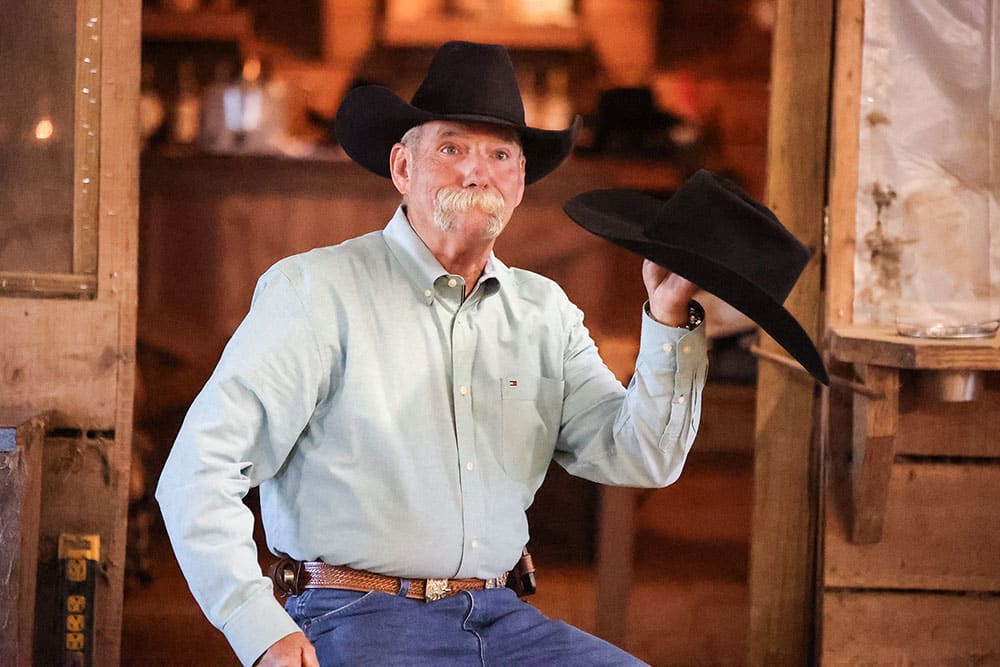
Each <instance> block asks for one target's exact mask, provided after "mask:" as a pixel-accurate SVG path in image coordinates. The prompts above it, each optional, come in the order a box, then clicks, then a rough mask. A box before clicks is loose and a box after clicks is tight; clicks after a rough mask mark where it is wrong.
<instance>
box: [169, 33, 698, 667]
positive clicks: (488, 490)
mask: <svg viewBox="0 0 1000 667" xmlns="http://www.w3.org/2000/svg"><path fill="white" fill-rule="evenodd" d="M578 129H579V119H577V122H576V123H574V125H573V126H571V127H570V128H567V129H565V130H561V131H548V130H539V129H535V128H531V127H528V126H527V125H525V123H524V113H523V107H522V103H521V98H520V94H519V93H518V90H517V84H516V80H515V77H514V68H513V65H512V63H511V61H510V58H509V56H508V54H507V52H506V50H505V49H503V47H500V46H494V45H481V44H472V43H468V42H449V43H448V44H445V45H444V46H443V47H442V48H441V49H440V50H439V51H438V52H437V54H436V55H435V57H434V60H433V62H432V64H431V67H430V69H429V71H428V74H427V77H426V79H425V80H424V82H423V84H422V85H421V87H420V89H419V90H418V91H417V93H416V94H415V95H414V97H413V100H412V102H411V103H409V104H408V103H406V102H405V101H403V100H401V99H400V98H398V97H397V96H395V95H394V94H393V93H391V92H390V91H389V90H387V89H385V88H382V87H379V86H366V87H361V88H356V89H355V90H353V91H352V92H351V93H350V94H349V95H348V96H347V97H346V98H345V100H344V102H343V104H342V106H341V109H340V111H339V113H338V116H337V130H338V137H339V139H340V141H341V143H342V145H343V146H344V148H345V150H346V151H347V152H348V154H349V155H350V156H351V157H352V158H354V159H355V160H356V161H358V162H359V163H360V164H362V165H363V166H365V167H367V168H368V169H370V170H372V171H374V172H375V173H378V174H380V175H382V176H386V177H389V178H391V179H392V181H393V183H394V184H395V186H396V188H397V189H398V190H399V192H400V193H401V195H402V204H401V206H400V208H399V209H398V210H397V211H396V214H395V215H394V216H393V217H392V219H391V220H390V221H389V223H388V225H387V226H386V228H385V229H384V230H383V231H381V232H377V233H371V234H367V235H364V236H361V237H358V238H356V239H352V240H350V241H347V242H345V243H343V244H341V245H338V246H335V247H329V248H321V249H317V250H313V251H311V252H308V253H305V254H302V255H298V256H294V257H290V258H287V259H284V260H282V261H280V262H278V263H277V264H276V265H275V266H274V267H272V268H271V269H270V270H269V271H267V272H266V273H265V274H264V275H263V276H262V277H261V279H260V281H259V283H258V286H257V289H256V291H255V293H254V298H253V303H252V305H251V308H250V311H249V313H248V314H247V316H246V319H245V320H244V322H243V323H242V324H241V325H240V327H239V329H238V330H237V331H236V333H235V334H234V335H233V337H232V340H231V341H230V343H229V344H228V346H227V348H226V350H225V352H224V354H223V356H222V359H221V360H220V362H219V365H218V368H217V369H216V371H215V373H214V374H213V375H212V377H211V379H210V380H209V381H208V383H207V385H206V386H205V388H204V389H203V390H202V392H201V393H200V394H199V396H198V397H197V399H196V400H195V402H194V404H193V405H192V406H191V410H190V412H189V414H188V416H187V418H186V419H185V422H184V425H183V426H182V428H181V431H180V433H179V435H178V438H177V442H176V444H175V446H174V448H173V450H172V452H171V454H170V457H169V460H168V462H167V464H166V466H165V468H164V471H163V474H162V477H161V479H160V483H159V488H158V491H157V499H158V500H159V502H160V505H161V507H162V510H163V515H164V518H165V521H166V525H167V528H168V531H169V533H170V537H171V540H172V543H173V546H174V550H175V552H176V554H177V558H178V560H179V562H180V564H181V567H182V569H183V570H184V573H185V576H186V577H187V580H188V582H189V584H190V586H191V589H192V591H193V593H194V595H195V597H196V598H197V599H198V601H199V603H200V604H201V606H202V608H203V609H204V611H205V613H206V615H207V616H208V618H209V619H210V620H211V621H212V622H213V623H214V624H215V625H216V626H217V627H219V628H220V629H221V630H222V631H223V632H224V633H225V635H226V637H227V639H228V640H229V641H230V643H231V645H232V646H233V648H234V650H235V651H236V653H237V655H238V656H239V658H240V660H241V661H242V662H243V663H245V664H251V663H254V662H258V661H259V664H260V665H317V664H322V665H378V666H380V667H381V666H384V665H530V664H538V665H561V664H565V665H574V666H578V665H626V664H641V663H639V661H637V660H636V659H635V658H633V657H631V656H628V655H627V654H625V653H624V652H622V651H621V650H619V649H617V648H616V647H614V646H611V645H610V644H607V643H606V642H603V641H601V640H599V639H597V638H595V637H592V636H590V635H587V634H585V633H583V632H581V631H579V630H577V629H575V628H572V627H570V626H568V625H566V624H564V623H561V622H557V621H552V620H549V619H547V618H545V617H544V616H542V615H541V614H540V613H538V611H537V610H535V609H534V608H533V607H531V606H530V605H528V604H526V603H524V602H522V601H521V600H519V599H518V597H517V594H516V593H515V592H514V591H513V590H511V589H510V588H507V587H506V586H505V585H504V583H505V581H506V579H507V576H508V571H509V570H511V568H512V567H513V566H514V565H515V563H516V562H517V561H518V559H519V557H520V555H521V553H522V549H523V547H524V545H525V544H526V543H527V540H528V526H527V521H526V519H525V510H526V509H527V508H528V506H529V505H530V504H531V502H532V499H533V497H534V494H535V491H536V490H537V489H538V487H539V485H540V484H541V482H542V479H543V477H544V475H545V471H546V469H547V467H548V464H549V462H550V461H551V460H553V459H554V460H556V461H558V462H559V463H560V464H561V465H562V466H564V467H565V468H566V469H567V470H568V471H569V472H571V473H573V474H576V475H579V476H581V477H585V478H587V479H591V480H595V481H598V482H602V483H608V484H621V485H632V486H663V485H666V484H669V483H671V482H672V481H674V480H675V479H676V478H677V476H678V475H679V474H680V470H681V467H682V466H683V463H684V460H685V457H686V455H687V452H688V450H689V448H690V446H691V443H692V441H693V439H694V436H695V432H696V430H697V423H698V416H699V415H698V410H699V406H700V400H698V395H699V394H700V391H701V388H702V385H703V383H704V377H705V365H706V355H705V346H704V331H703V329H704V327H703V326H700V324H699V321H700V318H699V317H698V313H697V312H696V311H697V305H696V304H693V302H691V301H690V298H691V295H692V293H693V292H694V289H695V287H694V285H692V284H691V283H690V282H688V281H687V280H685V279H683V278H681V277H680V276H677V275H674V274H671V273H670V272H669V271H668V270H667V269H665V268H662V267H659V266H657V265H655V264H652V263H649V262H646V263H645V264H644V266H643V271H642V274H643V280H644V283H645V286H646V289H647V291H648V294H649V302H648V307H647V309H646V310H645V312H644V313H643V314H642V315H641V317H642V340H641V345H640V353H639V358H638V360H637V364H636V373H635V376H634V379H633V382H632V383H631V384H630V386H629V388H628V389H627V390H626V389H625V388H623V387H622V386H621V384H620V383H618V382H617V381H616V379H615V377H614V376H613V375H612V373H611V372H610V371H609V370H608V369H607V367H606V366H605V365H604V364H603V363H602V361H601V359H600V357H599V356H598V353H597V349H596V347H595V345H594V343H593V341H592V340H591V338H590V336H589V334H588V332H587V330H586V328H585V327H584V325H583V322H582V314H581V313H580V311H579V310H578V309H577V308H576V307H575V306H573V305H572V304H571V303H570V302H569V300H568V299H567V298H566V296H565V294H564V293H563V292H562V290H560V289H559V287H558V286H557V285H555V284H554V283H552V282H551V281H549V280H547V279H545V278H543V277H541V276H539V275H536V274H533V273H530V272H527V271H521V270H517V269H512V268H508V267H507V266H505V265H504V264H503V263H502V262H500V260H499V259H497V258H496V257H495V256H494V255H493V252H492V250H493V245H494V242H495V241H496V238H497V237H498V235H499V234H500V233H501V232H502V231H503V229H504V227H505V226H506V225H507V224H508V222H509V221H510V219H511V215H512V213H513V212H514V209H515V208H516V207H517V206H518V204H519V203H520V202H521V197H522V195H523V193H524V188H525V185H526V183H531V182H534V181H536V180H538V179H539V178H541V177H542V176H544V175H546V174H547V173H548V172H550V171H551V170H552V169H554V168H555V167H556V166H558V165H559V164H560V163H561V162H562V161H563V159H564V158H565V157H566V155H567V154H568V152H569V150H570V149H571V147H572V144H573V141H574V139H575V137H576V134H577V132H578ZM523 224H530V222H527V221H526V222H524V223H523ZM637 315H638V314H637ZM682 349H683V350H684V352H679V350H682ZM256 485H259V486H260V498H261V515H262V520H263V523H264V527H265V531H266V534H267V541H268V546H269V548H270V549H271V551H273V552H274V553H277V554H282V555H285V556H287V558H288V559H289V560H288V561H286V565H285V566H284V567H283V568H282V569H280V570H279V572H278V574H277V575H276V578H277V580H278V583H279V584H280V585H281V587H282V588H283V589H285V591H286V592H289V593H290V596H289V597H288V599H287V601H286V603H285V607H284V609H282V607H281V605H280V604H279V603H278V602H277V601H276V600H275V598H274V595H273V592H272V585H271V580H270V579H268V578H267V577H264V576H263V575H262V573H261V572H260V568H259V566H258V564H257V558H256V552H255V547H254V542H253V539H252V534H251V533H252V515H251V513H250V512H249V511H248V510H247V509H246V507H245V506H244V505H243V504H242V502H241V499H242V498H243V496H244V495H245V494H246V493H247V491H248V490H249V489H250V488H251V487H253V486H256Z"/></svg>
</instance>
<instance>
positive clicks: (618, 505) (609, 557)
mask: <svg viewBox="0 0 1000 667" xmlns="http://www.w3.org/2000/svg"><path fill="white" fill-rule="evenodd" d="M636 495H637V494H636V490H635V489H631V488H626V487H616V486H603V487H601V510H600V519H599V528H598V539H599V543H598V549H597V626H596V627H597V630H596V634H597V636H598V637H600V638H601V639H604V640H606V641H609V642H611V643H612V644H615V645H616V646H624V645H625V631H626V629H627V628H628V606H629V594H630V592H631V588H632V551H633V545H634V542H635V504H636V502H637V497H636Z"/></svg>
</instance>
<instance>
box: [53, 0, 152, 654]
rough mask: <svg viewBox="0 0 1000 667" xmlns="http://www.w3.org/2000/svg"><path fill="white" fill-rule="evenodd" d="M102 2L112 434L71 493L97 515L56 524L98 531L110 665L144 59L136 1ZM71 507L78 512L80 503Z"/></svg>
mask: <svg viewBox="0 0 1000 667" xmlns="http://www.w3.org/2000/svg"><path fill="white" fill-rule="evenodd" d="M100 7H101V15H102V17H103V21H102V23H103V29H102V34H101V37H102V44H101V48H102V76H101V95H102V97H103V103H102V106H101V173H100V205H99V224H100V234H99V245H98V248H99V250H98V252H99V257H100V262H99V267H100V273H99V279H98V295H99V299H101V300H102V301H104V302H106V303H108V304H109V306H110V307H113V308H114V310H115V315H116V317H115V324H116V328H115V330H114V331H112V332H110V334H109V336H108V338H107V339H105V342H106V343H107V344H108V345H109V346H111V347H112V348H113V349H114V350H115V364H114V371H115V381H114V385H113V386H114V389H115V396H114V401H113V406H114V440H113V441H111V442H103V443H102V445H103V446H106V450H105V451H104V453H103V458H102V464H103V466H104V467H103V469H102V477H101V484H103V485H104V486H102V487H99V488H96V489H95V490H97V491H98V492H97V493H94V494H93V495H90V494H89V493H88V491H89V488H88V486H89V485H88V480H87V479H86V478H84V479H82V480H81V482H82V484H78V485H77V487H76V488H77V490H76V492H75V493H76V495H77V497H82V498H85V499H86V500H85V501H84V502H83V503H80V504H83V505H85V506H86V507H93V508H94V512H95V514H96V515H97V516H98V517H99V519H96V520H95V521H94V522H93V525H92V526H91V527H89V528H88V527H80V528H76V527H70V526H59V527H58V530H59V531H60V532H79V533H85V534H86V533H97V534H100V536H101V545H102V546H101V558H102V562H101V570H100V571H101V577H100V578H99V580H98V590H97V593H96V600H97V607H96V609H95V615H94V627H95V635H94V637H95V648H96V651H95V664H96V665H108V666H110V665H117V664H119V662H120V649H121V623H122V601H123V596H124V590H125V543H126V539H127V524H128V521H127V518H128V486H129V485H128V481H129V473H130V468H131V452H132V403H133V397H134V391H135V372H136V369H135V344H136V343H135V339H136V311H137V299H138V253H137V246H138V242H139V222H138V217H139V131H138V130H139V128H138V122H139V119H138V114H137V112H136V110H137V109H138V108H139V78H140V68H141V64H142V48H141V29H142V25H141V24H142V17H141V5H140V4H139V3H136V2H134V0H103V1H102V2H101V5H100ZM95 481H96V480H95ZM90 484H93V482H90ZM90 488H95V487H94V486H90ZM81 493H84V494H85V495H80V494H81ZM74 511H76V512H77V513H79V512H80V507H79V505H78V507H77V508H76V510H74ZM64 519H65V517H64ZM55 529H56V527H55V526H52V527H51V530H53V531H54V530H55ZM49 534H50V535H52V534H57V533H49Z"/></svg>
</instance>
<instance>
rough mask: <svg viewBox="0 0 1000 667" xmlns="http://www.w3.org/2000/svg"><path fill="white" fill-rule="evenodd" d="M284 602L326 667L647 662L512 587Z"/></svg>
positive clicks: (308, 596) (569, 666) (331, 593)
mask: <svg viewBox="0 0 1000 667" xmlns="http://www.w3.org/2000/svg"><path fill="white" fill-rule="evenodd" d="M285 609H287V610H288V613H290V614H291V615H292V618H294V619H295V622H296V623H298V624H299V627H301V628H302V630H303V632H305V634H306V636H307V637H308V638H309V640H310V641H311V642H312V643H313V646H315V647H316V652H317V654H318V655H319V661H320V664H321V665H322V666H323V667H339V666H340V665H345V666H347V667H360V666H364V665H371V666H372V667H397V666H410V665H433V666H434V667H459V666H461V667H474V666H478V667H512V666H516V667H530V666H531V665H537V666H538V667H543V666H544V667H557V666H559V665H565V666H566V667H585V666H588V665H591V666H594V667H597V666H600V667H607V666H608V665H613V666H616V667H617V666H619V665H622V666H625V665H633V666H634V665H645V664H646V663H644V662H641V661H640V660H637V659H636V658H634V657H632V656H630V655H629V654H627V653H625V652H624V651H622V650H621V649H619V648H617V647H615V646H613V645H612V644H609V643H608V642H606V641H604V640H602V639H598V638H597V637H594V636H592V635H589V634H587V633H585V632H583V631H582V630H578V629H577V628H574V627H572V626H571V625H567V624H566V623H563V622H562V621H553V620H551V619H549V618H546V617H545V616H544V615H542V614H541V613H540V612H539V611H538V610H537V609H535V608H534V607H532V606H531V605H529V604H527V603H525V602H522V601H521V600H520V599H518V597H517V596H516V595H515V594H514V592H513V591H511V590H510V589H508V588H494V589H487V590H480V591H464V592H462V593H459V594H458V595H453V596H451V597H447V598H444V599H442V600H437V601H435V602H423V601H422V600H411V599H408V598H406V597H402V596H400V595H390V594H388V593H381V592H378V591H374V592H370V593H357V592H353V591H341V590H331V589H315V588H314V589H309V590H307V591H305V592H304V593H302V594H301V595H297V596H292V597H290V598H289V599H288V601H287V602H286V603H285Z"/></svg>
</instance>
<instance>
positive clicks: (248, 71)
mask: <svg viewBox="0 0 1000 667" xmlns="http://www.w3.org/2000/svg"><path fill="white" fill-rule="evenodd" d="M260 66H261V64H260V58H247V59H246V61H245V62H244V63H243V80H244V81H256V80H257V79H259V78H260Z"/></svg>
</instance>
